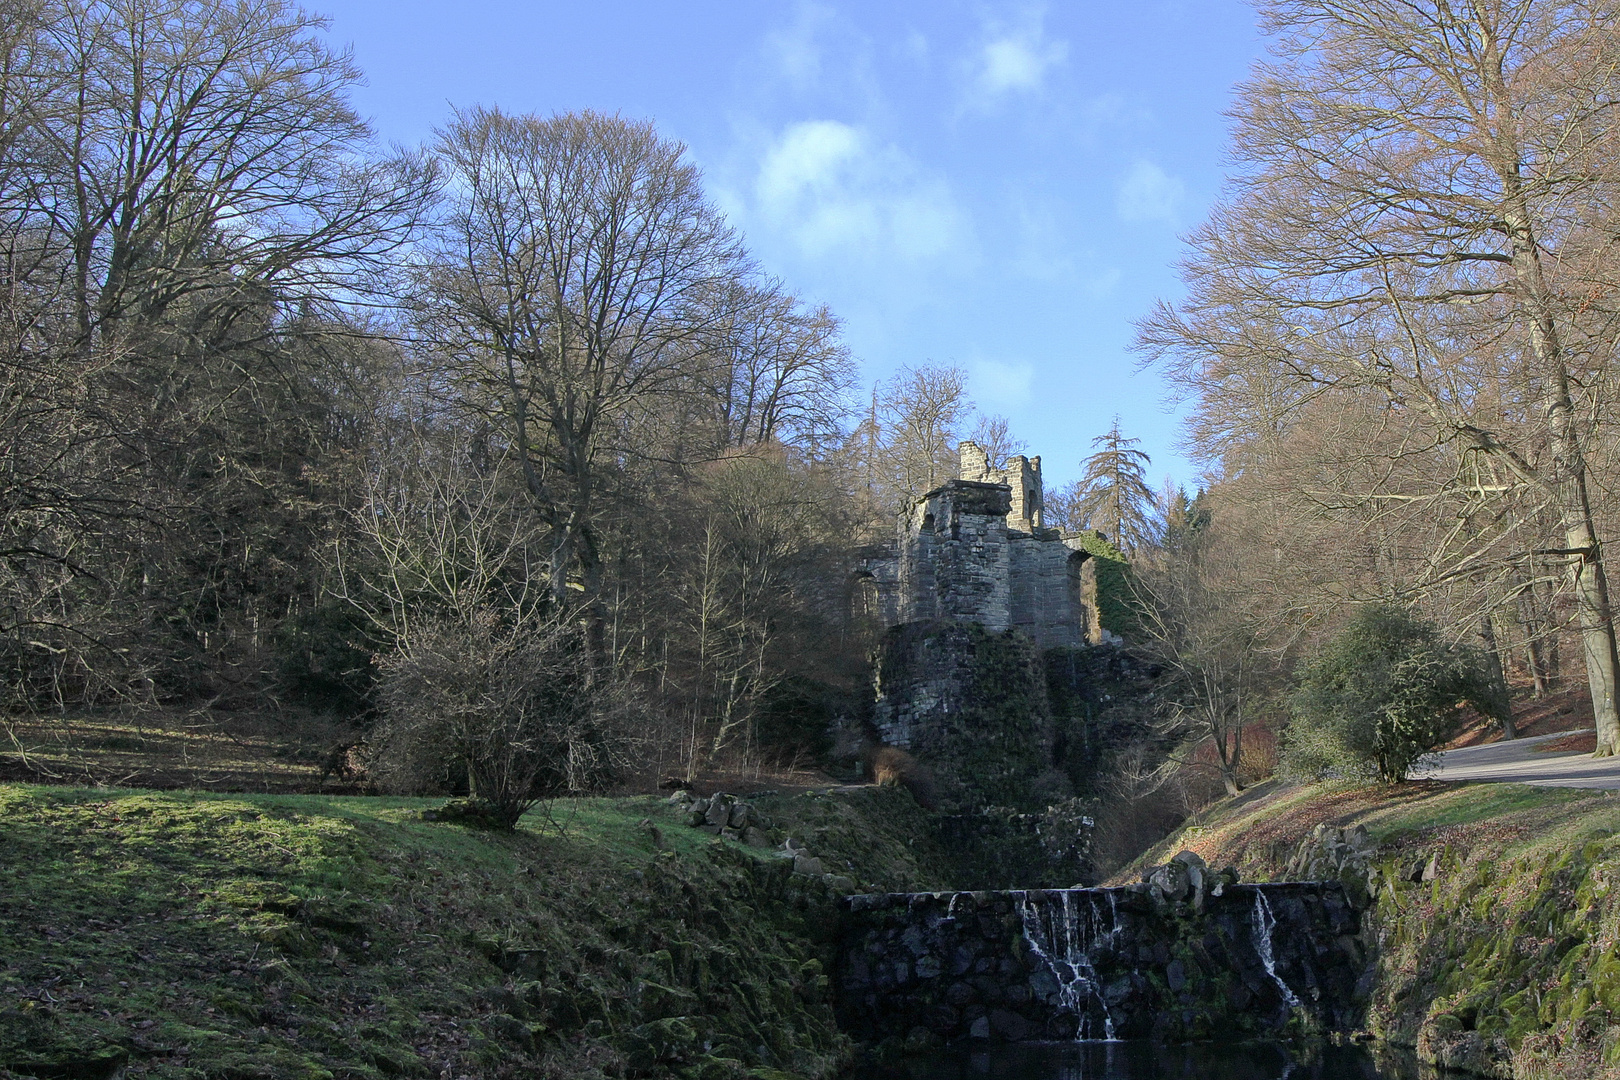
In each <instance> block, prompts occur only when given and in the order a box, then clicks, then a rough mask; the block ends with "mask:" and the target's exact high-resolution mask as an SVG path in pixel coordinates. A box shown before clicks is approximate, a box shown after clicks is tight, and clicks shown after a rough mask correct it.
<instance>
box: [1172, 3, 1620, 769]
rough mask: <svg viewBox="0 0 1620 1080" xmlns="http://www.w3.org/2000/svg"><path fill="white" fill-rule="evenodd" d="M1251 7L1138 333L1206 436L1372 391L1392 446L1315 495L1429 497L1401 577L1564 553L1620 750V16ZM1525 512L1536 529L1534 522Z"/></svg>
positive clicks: (1601, 722) (1394, 500) (1419, 6)
mask: <svg viewBox="0 0 1620 1080" xmlns="http://www.w3.org/2000/svg"><path fill="white" fill-rule="evenodd" d="M1262 13H1263V19H1264V22H1265V25H1266V27H1267V29H1268V30H1269V31H1270V32H1272V33H1273V34H1274V35H1276V38H1275V46H1274V57H1275V58H1274V60H1272V61H1271V62H1269V63H1266V64H1262V65H1261V66H1260V67H1258V68H1257V71H1256V74H1255V76H1254V78H1252V79H1251V80H1250V81H1249V82H1248V83H1247V84H1246V85H1245V86H1244V87H1243V89H1242V91H1241V95H1240V100H1239V104H1238V106H1237V107H1236V110H1235V112H1236V116H1237V122H1238V126H1237V132H1236V135H1235V139H1234V153H1235V155H1236V157H1237V159H1238V162H1239V165H1240V170H1241V171H1240V172H1239V174H1238V175H1237V176H1236V177H1235V178H1234V179H1233V180H1232V182H1231V191H1230V194H1229V196H1228V198H1227V199H1226V200H1225V201H1224V202H1223V203H1222V204H1221V205H1220V206H1219V207H1217V209H1216V210H1215V211H1214V213H1213V214H1212V216H1211V218H1210V220H1209V222H1208V223H1207V224H1206V225H1204V226H1203V227H1202V228H1201V229H1200V230H1198V231H1197V233H1196V234H1195V235H1194V236H1193V238H1192V252H1191V254H1190V256H1189V258H1188V260H1187V263H1186V268H1185V275H1186V280H1187V283H1188V288H1189V294H1188V298H1187V300H1186V301H1185V303H1183V304H1181V305H1180V306H1178V307H1174V308H1172V307H1169V306H1165V307H1162V308H1161V309H1160V310H1159V311H1158V312H1157V314H1155V315H1154V316H1153V317H1152V318H1150V319H1149V320H1147V321H1146V322H1145V323H1144V324H1143V326H1142V329H1141V344H1142V347H1143V348H1144V350H1145V351H1146V353H1147V355H1148V356H1149V357H1150V358H1152V359H1154V360H1157V361H1158V362H1160V363H1161V364H1163V365H1164V367H1165V370H1166V371H1167V372H1168V373H1169V374H1170V375H1171V377H1172V378H1173V379H1174V380H1176V381H1177V382H1178V383H1179V384H1180V385H1181V386H1182V387H1183V388H1184V389H1185V390H1186V392H1187V393H1188V394H1189V395H1191V396H1194V397H1196V398H1197V399H1198V401H1199V403H1200V404H1199V414H1200V421H1201V422H1202V425H1203V429H1202V435H1203V437H1204V438H1205V439H1206V445H1207V446H1209V447H1210V448H1211V449H1214V450H1216V452H1219V453H1237V454H1239V455H1241V444H1243V443H1245V442H1253V441H1254V440H1256V439H1265V438H1274V437H1283V436H1284V435H1285V432H1286V431H1287V429H1289V428H1290V427H1291V426H1292V425H1294V424H1295V423H1297V422H1298V419H1299V417H1300V415H1301V414H1302V412H1303V411H1305V410H1307V409H1308V408H1309V407H1310V406H1312V405H1315V404H1318V403H1319V404H1320V406H1321V407H1322V409H1325V410H1327V411H1329V412H1331V411H1332V410H1333V409H1334V408H1335V407H1336V403H1340V402H1345V401H1349V402H1351V403H1354V404H1355V405H1356V408H1357V411H1358V412H1360V413H1361V414H1362V415H1369V414H1368V413H1367V412H1366V411H1365V408H1364V407H1365V406H1368V405H1370V403H1371V402H1372V401H1377V402H1378V403H1379V405H1378V407H1379V408H1380V409H1381V410H1382V411H1383V414H1384V415H1385V416H1386V417H1388V418H1389V422H1390V423H1391V424H1393V425H1394V426H1395V427H1397V428H1400V429H1402V430H1401V433H1400V435H1399V437H1398V438H1397V439H1395V440H1394V444H1393V445H1394V446H1395V447H1396V449H1394V452H1392V453H1390V454H1387V455H1386V456H1384V457H1383V459H1382V462H1383V467H1374V468H1371V469H1370V470H1363V471H1362V472H1361V474H1360V475H1358V476H1357V477H1356V478H1355V479H1354V480H1353V481H1352V482H1351V483H1350V484H1348V485H1346V486H1342V487H1339V488H1338V489H1337V490H1336V491H1335V492H1334V496H1335V498H1338V499H1340V500H1352V501H1354V502H1356V503H1357V504H1358V505H1360V506H1362V507H1365V508H1367V510H1368V513H1369V515H1370V516H1372V517H1375V518H1376V517H1379V516H1381V514H1379V513H1373V509H1374V508H1378V507H1389V506H1393V505H1396V504H1400V503H1407V504H1413V505H1415V504H1416V503H1419V502H1426V503H1427V504H1428V505H1429V506H1430V507H1432V508H1437V509H1438V512H1439V513H1440V514H1441V515H1442V516H1439V517H1431V518H1430V522H1431V525H1432V527H1430V528H1429V529H1427V531H1426V532H1425V533H1424V534H1423V535H1424V539H1425V540H1426V541H1427V542H1428V543H1429V544H1430V545H1431V547H1430V550H1429V551H1428V552H1427V553H1426V557H1425V558H1422V559H1420V560H1418V561H1417V562H1415V563H1414V564H1412V565H1411V566H1408V567H1406V568H1403V569H1404V570H1405V571H1406V572H1407V575H1408V578H1407V581H1406V584H1405V587H1406V588H1407V589H1408V590H1410V589H1413V588H1416V589H1427V588H1433V587H1439V586H1441V585H1443V584H1444V583H1445V582H1447V581H1449V580H1451V579H1452V578H1454V577H1455V576H1458V575H1461V576H1467V575H1470V574H1473V573H1474V572H1475V571H1476V569H1477V568H1478V567H1480V566H1483V565H1486V564H1489V563H1496V564H1508V565H1511V566H1514V567H1518V568H1520V569H1521V570H1522V572H1523V573H1525V574H1530V573H1532V570H1531V567H1532V565H1533V564H1534V563H1535V562H1537V561H1540V562H1542V564H1543V565H1544V564H1545V561H1546V560H1562V561H1564V562H1565V564H1566V565H1567V567H1568V575H1569V582H1570V587H1571V588H1572V590H1573V592H1574V595H1575V600H1576V609H1577V616H1578V620H1579V625H1580V630H1581V637H1582V641H1583V645H1584V654H1585V655H1584V659H1585V662H1586V671H1587V676H1588V683H1589V686H1590V688H1591V692H1592V697H1593V702H1594V706H1595V710H1596V716H1597V729H1598V752H1599V753H1600V754H1612V753H1614V752H1615V751H1616V748H1617V741H1620V714H1617V712H1616V666H1617V665H1616V642H1615V628H1614V620H1613V612H1612V608H1611V604H1610V598H1609V591H1608V580H1607V575H1606V569H1605V563H1604V558H1603V548H1602V545H1601V544H1600V543H1599V537H1600V527H1599V520H1598V518H1599V515H1598V512H1597V510H1596V509H1595V508H1594V490H1593V487H1592V474H1591V471H1590V468H1589V460H1590V459H1589V454H1590V451H1591V447H1592V445H1593V442H1594V439H1595V438H1596V434H1595V431H1596V425H1597V424H1598V423H1599V422H1600V421H1601V420H1602V418H1603V405H1604V400H1603V399H1604V394H1605V392H1606V391H1605V387H1606V385H1607V373H1608V371H1609V364H1608V360H1609V356H1610V355H1611V353H1612V350H1613V347H1614V335H1615V331H1616V322H1615V315H1616V310H1615V307H1614V304H1613V297H1614V295H1615V293H1614V288H1613V282H1612V266H1613V257H1612V254H1613V252H1612V246H1611V245H1612V240H1611V239H1610V237H1611V235H1612V229H1610V228H1608V223H1609V222H1611V221H1612V215H1613V211H1614V204H1615V196H1616V194H1617V188H1616V183H1617V181H1620V175H1617V173H1616V171H1615V165H1616V161H1615V159H1614V150H1615V143H1614V140H1613V137H1612V134H1611V132H1612V129H1613V121H1612V111H1613V107H1614V106H1613V102H1614V101H1615V96H1616V90H1617V89H1620V84H1617V82H1616V78H1617V76H1616V72H1617V68H1616V64H1615V61H1616V60H1617V59H1620V45H1617V42H1620V34H1617V33H1616V27H1617V25H1620V23H1617V13H1616V12H1615V11H1614V10H1612V9H1611V8H1610V7H1609V6H1608V5H1606V4H1589V3H1576V4H1564V3H1550V2H1546V0H1502V2H1499V3H1470V4H1468V5H1464V6H1455V5H1451V4H1445V3H1432V2H1424V3H1405V2H1396V0H1372V2H1368V3H1360V2H1358V3H1355V4H1350V3H1340V2H1338V0H1297V2H1281V3H1268V4H1265V5H1263V6H1262ZM1425 457H1426V458H1428V459H1429V461H1430V462H1431V464H1430V465H1429V466H1428V467H1426V468H1421V469H1418V468H1408V467H1407V466H1408V465H1411V464H1413V463H1414V462H1415V461H1416V460H1417V459H1419V458H1425ZM1369 464H1373V463H1371V462H1369ZM1543 512H1546V513H1550V514H1551V515H1553V517H1554V518H1555V519H1556V521H1557V525H1556V527H1555V530H1554V535H1552V536H1545V535H1535V534H1534V532H1533V530H1532V529H1531V528H1530V526H1531V524H1532V523H1533V522H1534V521H1535V520H1536V519H1537V516H1538V515H1539V514H1541V513H1543ZM1446 517H1450V520H1451V522H1452V525H1451V527H1449V528H1448V527H1442V526H1443V524H1444V521H1445V518H1446ZM1487 520H1489V521H1490V524H1489V525H1488V526H1486V525H1483V524H1482V523H1483V522H1485V521H1487ZM1417 535H1418V534H1414V533H1407V534H1406V539H1407V540H1411V539H1413V538H1415V537H1416V536H1417ZM1408 594H1409V595H1410V592H1409V593H1408Z"/></svg>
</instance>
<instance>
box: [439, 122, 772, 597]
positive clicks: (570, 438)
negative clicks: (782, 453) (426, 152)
mask: <svg viewBox="0 0 1620 1080" xmlns="http://www.w3.org/2000/svg"><path fill="white" fill-rule="evenodd" d="M436 150H437V154H438V156H439V158H440V159H441V160H442V161H443V162H444V165H445V168H446V170H447V173H448V175H449V178H450V183H449V186H448V192H449V194H448V196H447V198H448V205H447V207H446V212H445V214H444V215H443V217H442V219H441V223H440V225H439V228H438V230H437V241H436V243H435V244H434V245H433V247H432V248H431V250H430V252H429V254H428V257H427V260H426V261H425V263H424V264H423V266H422V270H421V276H422V279H423V285H424V291H425V294H426V297H427V303H426V304H424V305H423V308H422V311H421V314H420V316H419V325H420V327H421V330H422V332H423V334H424V335H425V337H426V339H427V342H428V343H429V349H430V356H431V358H432V361H433V362H434V364H435V366H437V365H438V363H439V362H440V361H442V362H443V368H442V373H443V375H444V377H445V385H444V387H443V392H444V393H445V394H446V395H448V396H449V398H450V399H451V401H452V402H453V404H454V405H455V407H457V408H458V409H463V410H468V411H471V412H473V413H475V414H477V415H478V417H479V418H480V419H481V420H482V421H483V422H484V423H485V424H487V425H488V427H489V429H490V430H491V431H492V432H493V433H495V434H496V436H497V437H498V438H499V439H500V440H501V441H502V443H503V444H504V445H506V446H509V447H510V449H511V453H512V456H513V461H514V464H515V465H516V467H517V468H518V469H519V470H520V472H521V478H522V484H523V486H524V489H525V490H526V491H527V493H528V497H529V501H530V505H531V507H532V509H533V512H534V513H535V514H536V515H538V517H539V518H540V519H541V520H542V521H543V522H544V523H545V527H546V532H547V540H546V545H547V548H548V554H547V558H548V560H549V571H548V573H549V581H550V590H551V594H552V597H553V599H554V600H555V601H556V602H557V603H559V604H561V603H563V602H564V601H565V600H566V598H567V592H568V588H569V585H570V580H571V578H573V579H574V580H575V581H576V582H577V583H578V584H579V585H580V586H581V587H582V588H583V590H584V592H585V595H586V596H587V597H588V598H594V597H596V596H598V595H599V594H600V592H601V588H602V581H601V570H602V553H601V550H600V547H601V538H600V533H599V525H598V517H599V515H600V514H601V512H602V509H603V502H604V499H605V496H606V494H607V493H606V492H604V491H603V490H602V489H603V487H604V485H605V484H607V483H608V476H607V475H605V474H606V473H607V472H608V471H609V470H608V468H607V463H608V462H609V461H612V460H614V459H615V457H616V455H618V454H621V453H622V452H623V451H624V450H625V449H626V448H627V443H628V440H627V438H626V436H627V434H628V429H629V428H630V427H631V425H632V424H634V423H635V422H636V421H637V420H638V419H640V418H639V417H638V416H637V413H638V412H651V413H656V412H658V411H659V406H658V404H657V402H658V400H659V399H661V398H662V399H669V398H674V397H677V396H679V395H683V394H688V393H691V392H692V388H693V384H694V382H695V381H696V380H697V379H698V377H699V376H700V374H701V372H702V368H703V367H704V366H705V365H707V364H710V363H713V362H714V359H715V358H714V357H713V356H711V355H710V353H709V352H708V350H707V348H706V346H707V345H708V344H709V343H710V340H711V338H712V337H713V336H715V335H717V334H718V332H719V331H720V329H721V323H722V321H723V320H724V318H725V316H726V314H727V313H728V309H727V307H726V306H725V305H722V304H718V303H716V302H715V301H716V300H717V299H718V298H719V297H721V296H722V295H723V294H724V293H725V291H726V290H727V288H728V287H729V286H731V285H732V284H733V283H734V282H735V281H736V279H738V278H740V277H742V276H744V275H745V274H746V273H747V266H746V263H745V256H744V253H743V250H742V247H741V245H740V244H739V243H738V241H737V239H736V237H735V236H734V235H733V234H732V233H731V231H730V229H729V228H727V226H726V225H725V223H724V221H723V220H722V219H721V217H720V215H719V213H718V212H717V211H715V210H714V209H713V208H712V207H711V206H710V205H709V203H708V202H707V200H706V199H705V197H704V195H703V191H702V188H701V185H700V183H699V181H698V176H697V171H696V169H694V168H693V167H692V166H691V165H690V164H688V163H686V162H685V161H683V160H682V148H681V147H680V146H678V145H676V144H672V143H668V142H665V141H664V140H662V139H660V138H659V137H658V135H657V133H656V132H655V131H654V130H653V129H652V126H651V125H650V124H644V123H635V122H630V121H625V120H621V119H619V118H617V117H607V116H600V115H597V114H593V113H582V114H568V115H559V116H554V117H549V118H541V117H534V116H510V115H507V114H505V113H503V112H501V111H499V110H498V109H483V108H478V109H471V110H467V111H464V112H462V113H459V114H458V115H457V117H456V119H455V121H453V122H452V123H451V124H450V125H449V126H448V127H446V128H445V129H444V130H443V131H442V132H441V133H440V135H439V139H438V143H437V147H436ZM728 385H729V380H728ZM752 428H753V421H752V420H750V423H749V429H750V430H752Z"/></svg>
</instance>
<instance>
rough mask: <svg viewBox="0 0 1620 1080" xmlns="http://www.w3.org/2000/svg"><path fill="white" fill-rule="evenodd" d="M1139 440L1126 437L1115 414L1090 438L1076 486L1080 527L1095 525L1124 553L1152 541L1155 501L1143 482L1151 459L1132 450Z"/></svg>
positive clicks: (1154, 530) (1145, 454)
mask: <svg viewBox="0 0 1620 1080" xmlns="http://www.w3.org/2000/svg"><path fill="white" fill-rule="evenodd" d="M1141 441H1142V440H1141V439H1128V438H1126V437H1125V435H1124V433H1123V432H1121V431H1120V430H1119V417H1118V416H1115V417H1114V426H1113V427H1111V428H1109V430H1108V433H1107V434H1106V435H1099V436H1097V437H1096V438H1095V439H1093V440H1091V445H1092V446H1094V447H1096V448H1097V452H1096V453H1094V454H1092V455H1091V456H1090V457H1088V458H1086V459H1085V460H1083V461H1082V462H1081V463H1080V465H1081V468H1082V469H1083V470H1084V471H1083V472H1082V473H1081V476H1080V482H1079V484H1078V485H1077V487H1078V489H1079V491H1078V495H1077V497H1076V504H1077V511H1078V513H1077V514H1076V515H1075V516H1077V517H1078V518H1080V520H1082V521H1084V522H1085V527H1086V528H1091V529H1101V530H1102V531H1103V532H1105V533H1107V534H1108V537H1109V538H1110V539H1111V540H1113V541H1114V543H1115V544H1117V545H1118V546H1119V548H1120V549H1121V550H1123V551H1125V552H1127V553H1129V552H1131V551H1135V550H1137V549H1138V548H1142V547H1146V546H1148V545H1151V544H1152V543H1153V542H1154V538H1155V536H1156V533H1157V530H1156V529H1155V528H1154V525H1153V514H1154V509H1155V503H1156V500H1155V499H1154V496H1153V489H1152V488H1150V487H1148V485H1147V479H1146V474H1147V466H1148V465H1149V464H1150V463H1151V461H1152V459H1151V458H1149V457H1148V455H1147V453H1146V452H1145V451H1142V450H1138V449H1136V447H1137V445H1138V444H1139V443H1141Z"/></svg>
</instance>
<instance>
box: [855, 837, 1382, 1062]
mask: <svg viewBox="0 0 1620 1080" xmlns="http://www.w3.org/2000/svg"><path fill="white" fill-rule="evenodd" d="M1361 907H1362V905H1361V904H1359V903H1358V902H1357V901H1356V899H1355V898H1354V897H1352V895H1350V894H1349V893H1348V892H1347V890H1346V889H1345V887H1344V886H1343V885H1342V884H1340V883H1339V882H1338V881H1329V882H1298V883H1287V884H1272V885H1243V884H1238V883H1237V882H1236V875H1235V873H1234V872H1232V871H1230V870H1226V871H1221V872H1219V873H1213V872H1211V871H1210V870H1209V868H1208V867H1206V866H1204V865H1203V862H1202V860H1200V859H1199V858H1198V856H1197V855H1194V854H1193V853H1191V852H1184V853H1183V854H1181V855H1179V856H1177V857H1176V859H1174V860H1172V861H1171V862H1170V863H1169V864H1167V865H1165V866H1161V867H1156V868H1154V869H1152V870H1150V871H1149V872H1148V873H1147V874H1145V875H1144V880H1143V881H1142V882H1140V883H1138V884H1135V885H1130V886H1125V887H1121V888H1108V889H1052V890H1027V891H1012V892H958V893H892V894H883V895H870V896H851V897H848V898H846V899H845V901H844V909H845V916H844V918H845V925H844V931H843V935H842V945H841V949H840V955H839V959H838V965H837V969H836V971H835V974H834V986H835V988H836V999H837V1002H838V1010H839V1017H840V1024H841V1025H842V1026H843V1027H844V1030H846V1031H847V1032H848V1033H849V1034H851V1035H853V1036H855V1037H856V1038H859V1039H872V1040H879V1039H882V1038H884V1037H887V1036H894V1035H905V1036H910V1037H912V1038H913V1039H916V1038H917V1037H918V1036H919V1032H920V1033H922V1034H923V1035H925V1036H926V1037H935V1038H945V1039H952V1038H962V1037H971V1038H991V1039H1000V1040H1007V1041H1021V1040H1030V1039H1070V1038H1076V1037H1079V1038H1145V1037H1151V1038H1156V1039H1161V1040H1166V1041H1181V1040H1191V1039H1202V1038H1209V1037H1212V1036H1220V1037H1222V1038H1231V1037H1234V1036H1237V1037H1243V1036H1267V1035H1278V1034H1285V1033H1290V1032H1293V1031H1297V1030H1299V1029H1301V1028H1304V1029H1309V1030H1316V1031H1349V1030H1354V1029H1356V1028H1357V1027H1359V1026H1360V1024H1361V1020H1362V1016H1363V1013H1364V1008H1365V1004H1366V1002H1367V1000H1368V997H1369V994H1370V991H1371V976H1370V970H1371V969H1370V966H1369V962H1368V955H1367V950H1366V948H1365V945H1364V943H1363V940H1362V920H1361Z"/></svg>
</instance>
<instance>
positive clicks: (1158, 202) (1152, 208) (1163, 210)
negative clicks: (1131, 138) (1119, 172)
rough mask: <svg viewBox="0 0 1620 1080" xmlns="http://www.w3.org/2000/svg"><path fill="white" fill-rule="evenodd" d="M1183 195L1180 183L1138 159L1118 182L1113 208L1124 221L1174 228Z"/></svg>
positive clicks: (1144, 160) (1184, 189)
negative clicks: (1147, 222) (1156, 222)
mask: <svg viewBox="0 0 1620 1080" xmlns="http://www.w3.org/2000/svg"><path fill="white" fill-rule="evenodd" d="M1186 193H1187V189H1186V186H1185V185H1184V184H1182V182H1181V181H1180V180H1178V179H1177V178H1175V177H1174V176H1171V175H1170V174H1169V173H1167V172H1165V171H1164V170H1163V169H1161V168H1159V166H1157V165H1155V164H1153V162H1151V161H1148V160H1146V159H1138V160H1137V161H1136V163H1135V164H1133V165H1132V166H1131V167H1130V170H1129V171H1128V172H1126V174H1125V176H1124V178H1123V179H1121V180H1120V182H1119V190H1118V192H1117V193H1116V195H1115V198H1114V208H1115V210H1117V211H1118V212H1119V216H1120V217H1121V218H1122V219H1123V220H1125V221H1160V222H1164V223H1166V224H1169V225H1174V224H1175V223H1176V219H1177V216H1178V214H1179V211H1180V209H1181V200H1182V198H1183V197H1184V196H1185V195H1186Z"/></svg>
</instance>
